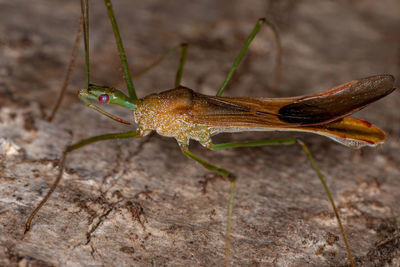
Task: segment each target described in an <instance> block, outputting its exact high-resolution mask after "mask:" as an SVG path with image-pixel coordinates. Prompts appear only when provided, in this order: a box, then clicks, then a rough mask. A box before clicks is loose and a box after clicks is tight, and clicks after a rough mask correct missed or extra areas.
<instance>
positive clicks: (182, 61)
mask: <svg viewBox="0 0 400 267" xmlns="http://www.w3.org/2000/svg"><path fill="white" fill-rule="evenodd" d="M187 48H188V45H187V44H185V43H182V44H179V45H177V46H175V47H174V48H172V49H170V50H168V51H167V52H166V53H165V54H164V55H162V56H161V57H159V58H158V59H156V60H155V61H154V62H153V63H151V64H150V65H149V66H148V67H146V68H144V69H143V70H141V71H139V72H137V73H135V74H134V75H132V78H133V79H136V78H137V77H139V76H141V75H142V74H144V73H145V72H147V71H149V70H151V69H152V68H154V67H155V66H157V65H158V64H160V63H161V62H162V61H163V60H164V59H165V58H166V57H168V56H170V55H172V54H173V53H175V52H176V51H177V50H179V49H181V54H180V59H179V65H178V70H177V71H176V75H175V87H178V86H179V85H180V84H181V80H182V73H183V66H184V65H185V61H186V56H187Z"/></svg>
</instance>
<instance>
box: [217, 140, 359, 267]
mask: <svg viewBox="0 0 400 267" xmlns="http://www.w3.org/2000/svg"><path fill="white" fill-rule="evenodd" d="M296 143H297V144H299V145H300V147H301V148H302V149H303V151H304V152H305V154H306V156H307V159H308V160H309V161H310V163H311V166H312V168H313V169H314V170H315V172H316V173H317V176H318V178H319V179H320V181H321V183H322V185H323V187H324V189H325V192H326V194H327V195H328V198H329V201H330V203H331V205H332V209H333V212H334V213H335V216H336V220H337V222H338V225H339V229H340V232H341V234H342V237H343V241H344V243H345V246H346V250H347V255H348V257H349V261H350V264H351V266H355V263H354V260H353V256H352V254H351V250H350V246H349V243H348V241H347V237H346V234H345V232H344V228H343V225H342V221H341V219H340V216H339V212H338V210H337V208H336V205H335V202H334V200H333V197H332V194H331V192H330V190H329V188H328V185H327V184H326V181H325V178H324V176H323V175H322V173H321V171H320V170H319V168H318V166H317V164H316V163H315V160H314V157H313V156H312V155H311V152H310V150H309V149H308V147H307V146H306V144H305V143H304V142H303V141H301V140H299V139H295V138H282V139H275V140H261V141H247V142H232V143H223V144H213V145H212V146H211V147H210V149H212V150H222V149H227V148H235V147H253V146H270V145H293V144H296Z"/></svg>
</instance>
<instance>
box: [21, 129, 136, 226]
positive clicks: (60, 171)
mask: <svg viewBox="0 0 400 267" xmlns="http://www.w3.org/2000/svg"><path fill="white" fill-rule="evenodd" d="M135 137H142V136H141V135H139V134H138V133H137V132H136V131H128V132H122V133H112V134H103V135H97V136H93V137H90V138H87V139H83V140H81V141H79V142H77V143H75V144H73V145H70V146H67V148H66V149H65V150H64V152H63V154H62V156H61V160H60V162H59V164H58V168H59V169H58V175H57V178H56V180H55V181H54V183H53V185H52V186H51V188H50V190H49V191H48V192H47V194H46V196H45V197H44V198H43V199H42V201H40V203H39V204H38V205H37V207H36V208H35V209H34V210H33V212H32V213H31V215H29V218H28V219H27V221H26V223H25V233H26V232H28V231H29V230H30V228H31V224H32V220H33V218H34V217H35V215H36V214H37V213H38V211H39V210H40V209H41V208H42V207H43V205H44V204H45V203H46V202H47V200H48V199H49V198H50V196H51V194H52V193H53V192H54V190H55V189H56V188H57V185H58V184H59V183H60V181H61V178H62V175H63V172H64V166H65V161H66V159H67V154H68V153H70V152H72V151H74V150H77V149H79V148H81V147H84V146H86V145H89V144H92V143H95V142H98V141H102V140H112V139H127V138H135Z"/></svg>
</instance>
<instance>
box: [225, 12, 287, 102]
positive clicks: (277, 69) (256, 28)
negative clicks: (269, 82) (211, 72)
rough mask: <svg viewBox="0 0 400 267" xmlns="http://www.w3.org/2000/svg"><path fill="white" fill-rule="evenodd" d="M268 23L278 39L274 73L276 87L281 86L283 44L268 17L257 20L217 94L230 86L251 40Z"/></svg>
mask: <svg viewBox="0 0 400 267" xmlns="http://www.w3.org/2000/svg"><path fill="white" fill-rule="evenodd" d="M264 23H265V24H266V25H267V26H268V27H270V28H271V30H272V31H273V33H274V36H275V41H276V47H277V50H278V51H277V54H276V62H275V74H274V87H275V88H278V87H279V82H280V71H281V61H282V46H281V40H280V38H279V33H278V30H277V29H276V27H275V25H274V24H272V23H271V22H270V21H269V20H267V19H266V18H261V19H259V20H258V21H257V23H256V25H255V26H254V28H253V31H252V32H251V33H250V35H249V37H248V38H247V40H246V42H245V43H244V45H243V47H242V50H240V52H239V55H238V56H237V57H236V59H235V61H234V62H233V65H232V67H231V69H230V71H229V73H228V75H227V76H226V78H225V80H224V82H223V83H222V85H221V88H220V89H219V90H218V92H217V96H221V95H222V93H223V92H224V90H225V88H226V87H227V86H228V83H229V81H230V80H231V79H232V77H233V75H234V74H235V71H236V69H237V67H238V66H239V64H240V62H241V61H242V59H243V56H244V55H245V54H246V52H247V50H248V48H249V46H250V44H251V42H252V41H253V39H254V38H255V37H256V35H257V33H258V32H259V31H260V28H261V26H262V25H263V24H264Z"/></svg>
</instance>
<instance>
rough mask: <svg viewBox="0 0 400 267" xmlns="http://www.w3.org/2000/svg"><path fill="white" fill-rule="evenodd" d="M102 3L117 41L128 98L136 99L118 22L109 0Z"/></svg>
mask: <svg viewBox="0 0 400 267" xmlns="http://www.w3.org/2000/svg"><path fill="white" fill-rule="evenodd" d="M104 3H105V5H106V7H107V13H108V17H109V18H110V21H111V25H112V28H113V32H114V36H115V41H116V42H117V47H118V53H119V57H120V58H121V64H122V69H123V71H124V78H125V81H126V86H127V88H128V92H129V97H130V99H133V100H136V99H137V96H136V90H135V86H134V85H133V82H132V77H131V73H130V71H129V66H128V61H127V59H126V53H125V49H124V46H123V44H122V39H121V35H120V34H119V29H118V24H117V20H116V19H115V15H114V10H113V7H112V4H111V0H104Z"/></svg>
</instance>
